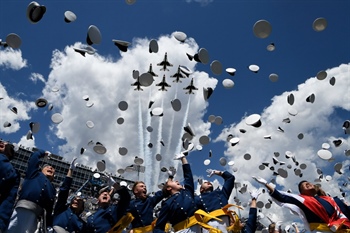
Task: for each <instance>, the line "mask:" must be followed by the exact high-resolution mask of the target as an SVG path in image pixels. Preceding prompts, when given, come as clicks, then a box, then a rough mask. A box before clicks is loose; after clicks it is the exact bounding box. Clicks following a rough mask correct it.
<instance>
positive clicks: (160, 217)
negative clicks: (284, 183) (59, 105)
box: [0, 141, 350, 233]
mask: <svg viewBox="0 0 350 233" xmlns="http://www.w3.org/2000/svg"><path fill="white" fill-rule="evenodd" d="M14 155H15V152H14V147H13V145H11V144H8V143H6V142H2V141H0V233H2V232H11V233H22V232H23V233H34V232H35V233H37V232H39V233H40V232H57V233H67V232H75V233H79V232H82V233H85V232H86V233H90V232H97V233H106V232H108V233H112V232H116V233H118V232H123V231H125V229H128V231H130V232H133V233H147V232H155V233H158V232H170V231H175V232H181V233H182V232H183V233H185V232H186V233H197V232H204V233H225V232H246V233H250V232H255V230H256V228H257V208H256V201H257V199H258V197H259V195H260V189H259V190H256V191H254V192H250V195H251V204H250V210H249V216H248V220H247V221H246V222H244V223H243V222H241V221H240V219H239V217H238V215H237V214H236V213H235V212H234V211H233V210H232V208H231V207H233V206H234V207H235V208H241V207H240V206H235V205H233V204H229V203H228V200H229V197H230V195H231V192H232V190H233V188H234V184H235V177H234V176H233V175H232V174H231V173H229V172H227V171H225V172H221V171H217V170H211V169H208V170H207V172H208V176H212V175H218V176H221V177H222V178H223V179H224V184H223V187H222V188H221V189H219V188H217V189H215V190H214V188H213V185H212V183H211V182H209V181H204V182H202V183H201V187H200V194H199V195H195V190H194V189H195V188H194V180H193V175H192V171H191V167H190V165H189V164H188V162H187V159H186V157H185V155H184V154H181V155H180V156H177V157H176V159H179V160H181V162H182V169H183V175H184V184H183V185H182V184H180V183H179V182H178V181H176V180H174V175H175V171H174V170H172V171H170V173H169V178H168V179H167V181H166V183H165V184H164V186H163V188H162V190H160V191H158V192H156V193H154V195H152V196H149V195H147V188H146V185H145V184H144V183H143V182H142V181H136V182H135V183H134V185H133V187H132V192H133V194H134V196H135V198H134V199H132V200H131V196H130V194H129V191H128V189H127V188H126V187H125V186H120V185H119V183H116V182H113V183H111V184H110V186H109V187H106V188H103V189H101V190H100V191H99V195H98V203H97V204H98V209H97V210H96V212H94V213H93V214H92V215H90V216H89V217H88V218H87V219H86V221H84V220H83V219H82V218H81V213H82V212H83V210H84V200H83V199H82V198H81V197H79V196H74V197H73V198H71V200H70V201H69V202H68V199H69V190H70V187H71V184H72V174H73V171H74V169H75V167H76V163H75V162H76V159H74V160H73V161H72V162H71V164H70V167H69V170H68V173H67V176H66V177H65V179H64V181H63V183H62V185H61V187H60V190H59V193H58V196H57V200H56V189H55V187H54V185H53V184H52V181H53V179H54V174H55V169H54V168H53V167H52V166H50V165H47V164H46V165H44V166H42V167H41V168H40V167H39V164H40V159H41V158H43V157H45V156H49V154H48V153H47V152H45V151H43V150H38V151H35V152H33V153H32V155H31V157H30V159H29V161H28V167H27V171H26V174H25V178H24V181H23V183H22V185H21V190H20V191H19V184H20V175H19V173H18V172H17V171H16V170H15V169H14V168H13V166H12V165H11V163H10V160H11V159H12V158H13V156H14ZM253 178H254V179H255V180H256V181H257V182H259V183H261V184H263V185H265V186H266V188H267V189H268V190H269V192H270V195H271V196H272V197H274V198H275V199H276V200H278V201H279V202H281V203H285V204H286V206H289V207H291V206H292V207H293V208H291V209H293V210H294V211H296V212H298V211H297V210H299V215H300V217H301V219H303V218H302V217H304V223H305V224H306V225H307V227H308V228H310V231H315V232H316V231H317V232H349V231H350V230H349V228H350V222H349V219H348V218H349V207H348V206H347V205H345V204H344V203H343V202H342V201H341V200H339V199H337V198H331V197H329V196H327V195H322V194H323V193H324V192H323V193H322V192H321V191H322V190H320V189H317V188H316V186H314V185H312V184H310V183H309V182H307V181H303V182H301V183H300V185H299V190H300V193H301V195H287V194H286V193H283V192H279V191H277V190H275V189H274V188H273V187H272V186H270V185H269V184H268V183H267V182H266V180H264V179H263V178H261V177H253ZM112 181H113V180H112ZM315 190H316V191H315ZM115 193H118V195H119V199H118V201H117V202H112V198H111V197H112V196H113V195H114V194H115ZM17 194H18V196H17ZM55 201H56V204H54V203H55ZM161 201H162V203H161V208H160V211H159V212H158V214H157V218H156V219H155V218H154V209H155V207H156V206H157V205H158V204H159V203H160V202H161ZM275 225H277V226H278V225H280V224H275ZM275 225H274V226H270V227H269V232H271V233H272V232H276V231H280V229H278V227H275ZM294 227H295V228H296V225H294ZM296 230H297V228H296Z"/></svg>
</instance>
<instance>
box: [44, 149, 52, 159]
mask: <svg viewBox="0 0 350 233" xmlns="http://www.w3.org/2000/svg"><path fill="white" fill-rule="evenodd" d="M45 155H46V157H47V159H51V152H50V151H45Z"/></svg>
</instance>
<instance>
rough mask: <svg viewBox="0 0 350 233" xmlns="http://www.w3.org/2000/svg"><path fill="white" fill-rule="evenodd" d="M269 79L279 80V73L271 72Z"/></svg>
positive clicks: (272, 80)
mask: <svg viewBox="0 0 350 233" xmlns="http://www.w3.org/2000/svg"><path fill="white" fill-rule="evenodd" d="M269 79H270V81H271V82H277V81H278V74H275V73H272V74H270V75H269Z"/></svg>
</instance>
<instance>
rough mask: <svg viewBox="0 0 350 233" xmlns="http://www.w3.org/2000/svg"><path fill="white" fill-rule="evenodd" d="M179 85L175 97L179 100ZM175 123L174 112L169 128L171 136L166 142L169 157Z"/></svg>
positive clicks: (169, 135)
mask: <svg viewBox="0 0 350 233" xmlns="http://www.w3.org/2000/svg"><path fill="white" fill-rule="evenodd" d="M178 86H179V85H176V90H175V96H174V99H176V98H177V89H178ZM174 121H175V111H173V114H172V116H171V121H170V128H169V134H168V139H167V141H166V152H165V154H166V155H168V154H169V151H170V148H171V145H172V143H171V142H172V136H173V128H174Z"/></svg>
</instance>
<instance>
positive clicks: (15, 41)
mask: <svg viewBox="0 0 350 233" xmlns="http://www.w3.org/2000/svg"><path fill="white" fill-rule="evenodd" d="M6 43H7V45H8V46H10V47H11V48H13V49H18V48H19V47H20V46H21V44H22V40H21V38H20V37H19V36H18V35H17V34H15V33H10V34H8V35H7V36H6Z"/></svg>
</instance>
